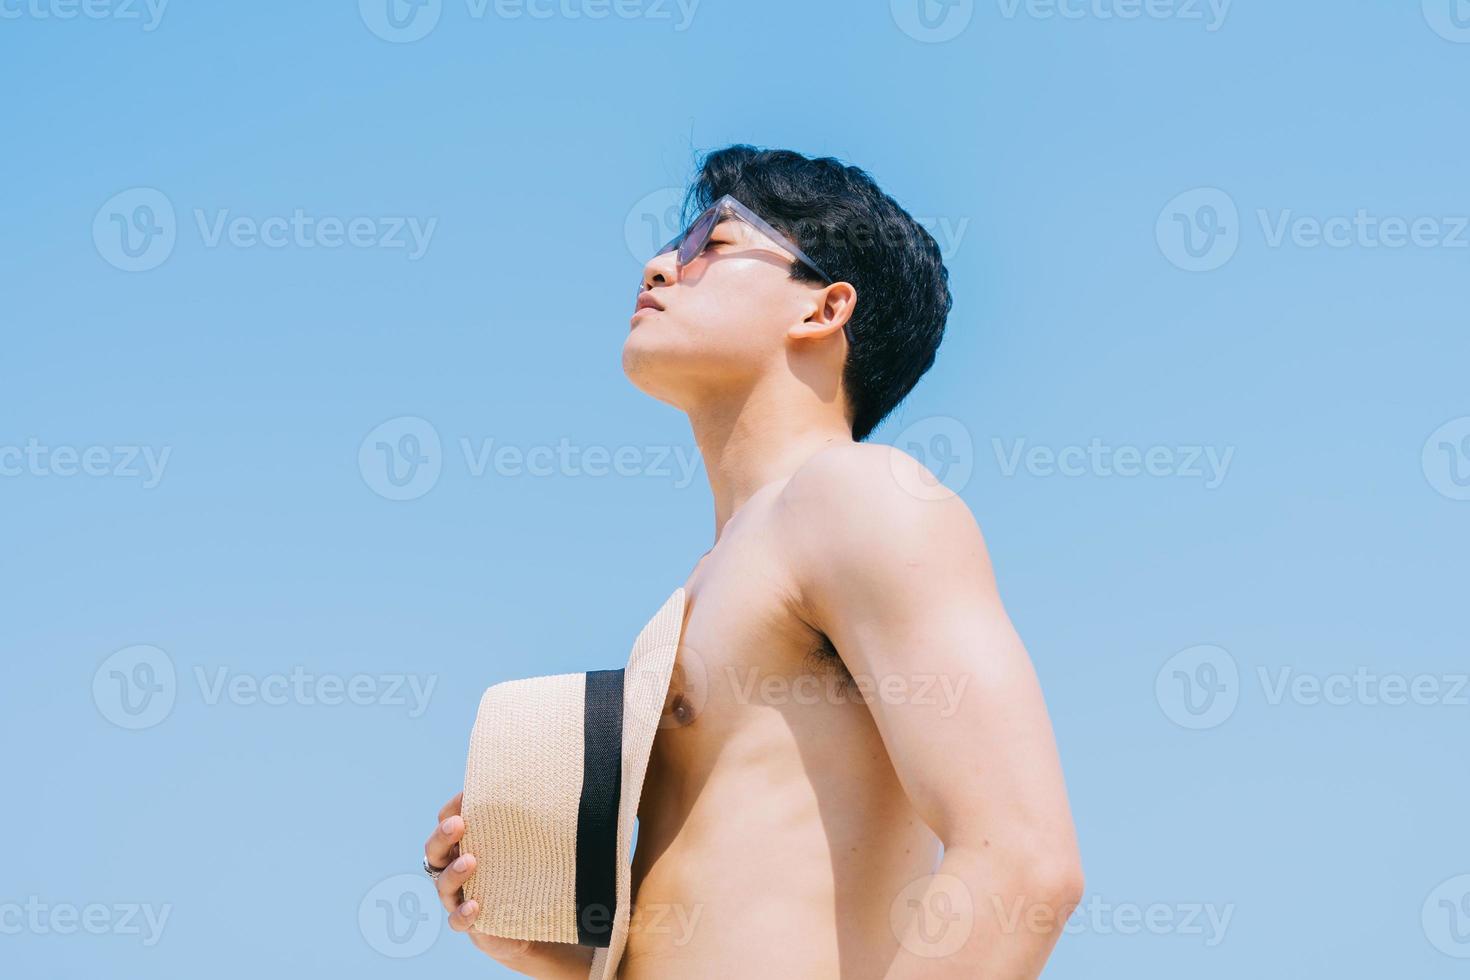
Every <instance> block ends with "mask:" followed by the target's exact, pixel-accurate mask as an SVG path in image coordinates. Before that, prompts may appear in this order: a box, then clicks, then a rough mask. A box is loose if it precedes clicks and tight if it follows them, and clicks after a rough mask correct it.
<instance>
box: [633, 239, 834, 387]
mask: <svg viewBox="0 0 1470 980" xmlns="http://www.w3.org/2000/svg"><path fill="white" fill-rule="evenodd" d="M792 261H793V256H792V255H791V254H790V253H789V252H787V251H786V250H785V249H784V248H782V247H781V246H780V245H777V244H776V243H775V242H772V241H771V240H770V239H769V238H767V237H766V236H765V235H763V234H762V233H761V232H759V231H757V230H756V229H754V228H752V227H751V226H750V225H748V224H746V223H745V222H744V221H740V220H739V219H735V218H726V219H724V220H722V221H721V222H720V223H719V224H718V225H716V226H715V229H714V232H713V233H712V234H711V235H710V243H709V245H708V246H706V248H705V250H704V251H703V252H701V253H700V254H699V255H698V256H696V257H695V258H694V260H693V261H692V262H689V263H688V264H686V265H685V266H684V268H683V269H682V270H678V269H676V261H675V252H673V251H670V252H665V253H664V254H662V255H656V256H654V257H653V258H652V259H650V260H649V261H648V263H647V264H646V265H645V266H644V269H643V283H644V285H645V287H648V288H647V292H646V294H645V295H647V296H651V297H652V298H653V299H655V300H657V301H658V303H659V304H660V305H661V306H662V307H663V309H653V308H649V309H645V310H643V311H641V312H638V313H636V314H634V316H633V319H632V321H631V324H630V329H629V331H628V338H627V340H626V341H625V342H624V344H623V370H624V372H625V373H626V374H627V375H628V377H629V378H630V379H631V380H632V381H633V383H634V384H635V385H637V386H638V387H639V388H640V389H642V390H643V391H645V392H647V393H648V394H650V395H652V396H654V397H655V398H658V399H660V400H662V401H666V402H669V403H670V404H673V405H676V406H679V407H683V408H688V407H690V406H691V405H693V404H696V403H697V402H698V400H699V398H700V396H701V395H707V394H710V393H714V392H716V391H720V390H728V391H738V390H742V389H745V388H748V386H749V385H751V384H752V383H754V382H755V381H757V380H758V379H759V377H760V376H761V375H762V374H763V373H764V372H765V371H767V370H769V369H771V368H772V367H774V366H776V365H778V364H779V363H781V362H782V361H783V360H784V358H785V353H786V343H785V338H786V333H787V330H788V329H789V328H790V327H791V326H792V325H793V324H797V323H800V322H802V321H803V320H805V319H806V318H807V316H809V315H810V314H811V312H812V311H813V309H815V300H816V293H817V290H816V289H815V288H814V287H813V285H812V284H811V283H802V282H796V281H793V280H792V279H791V278H790V270H791V263H792Z"/></svg>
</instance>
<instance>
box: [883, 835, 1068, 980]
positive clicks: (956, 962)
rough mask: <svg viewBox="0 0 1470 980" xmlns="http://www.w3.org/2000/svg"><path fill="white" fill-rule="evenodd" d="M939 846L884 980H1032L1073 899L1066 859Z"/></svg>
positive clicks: (910, 902) (908, 910)
mask: <svg viewBox="0 0 1470 980" xmlns="http://www.w3.org/2000/svg"><path fill="white" fill-rule="evenodd" d="M996 850H998V847H996V846H991V847H984V846H982V847H981V848H980V849H978V850H975V849H971V848H966V847H953V848H946V849H945V852H944V860H943V861H941V862H940V865H939V870H938V871H937V872H936V873H935V875H934V877H933V878H932V879H930V881H929V885H928V888H927V889H926V890H925V891H924V892H923V894H920V895H916V896H913V897H912V898H911V899H909V900H908V901H907V905H908V908H906V909H905V910H904V915H905V916H906V917H907V918H908V919H909V927H908V929H907V930H906V932H905V934H904V937H903V941H902V943H901V944H900V947H899V952H898V955H897V956H896V957H895V958H894V960H893V963H892V964H891V965H890V967H889V969H888V972H887V974H886V977H885V980H939V978H946V980H948V978H954V980H977V978H978V980H1033V978H1035V977H1038V976H1040V975H1041V970H1042V967H1044V966H1045V965H1046V960H1047V957H1049V956H1050V955H1051V951H1052V948H1053V947H1054V946H1055V945H1056V942H1057V938H1058V937H1059V936H1060V935H1061V932H1062V927H1063V926H1064V925H1066V922H1067V917H1068V916H1069V915H1071V913H1072V910H1073V909H1075V908H1076V907H1077V903H1078V902H1079V901H1080V899H1081V891H1082V874H1081V869H1080V868H1079V867H1078V866H1077V863H1076V862H1075V860H1074V859H1072V858H1071V857H1070V856H1069V857H1066V858H1059V857H1057V856H1056V855H1043V854H1036V855H1032V856H1030V857H1020V856H1016V855H1009V856H1005V855H998V854H994V853H992V852H994V851H996Z"/></svg>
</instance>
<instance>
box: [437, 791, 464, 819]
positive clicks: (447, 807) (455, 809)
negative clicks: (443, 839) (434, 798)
mask: <svg viewBox="0 0 1470 980" xmlns="http://www.w3.org/2000/svg"><path fill="white" fill-rule="evenodd" d="M463 803H464V793H455V794H454V799H452V800H450V801H449V802H448V803H446V804H444V809H442V810H440V811H439V819H440V820H441V821H442V820H444V819H445V818H446V817H451V816H454V815H455V814H457V813H459V808H460V806H461V805H462V804H463Z"/></svg>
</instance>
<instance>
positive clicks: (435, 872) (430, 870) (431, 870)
mask: <svg viewBox="0 0 1470 980" xmlns="http://www.w3.org/2000/svg"><path fill="white" fill-rule="evenodd" d="M448 870H449V865H447V864H446V865H445V866H444V867H442V868H436V867H434V866H433V865H432V864H430V863H429V855H427V854H425V855H424V874H426V875H428V876H429V877H430V878H433V879H434V880H436V881H437V880H438V879H439V876H440V875H442V874H443V873H444V872H446V871H448Z"/></svg>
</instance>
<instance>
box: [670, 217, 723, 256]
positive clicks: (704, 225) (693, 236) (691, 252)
mask: <svg viewBox="0 0 1470 980" xmlns="http://www.w3.org/2000/svg"><path fill="white" fill-rule="evenodd" d="M716 217H717V215H716V214H715V212H713V211H706V212H705V213H704V214H702V215H700V216H699V220H697V221H695V222H694V225H693V227H691V228H690V229H689V234H687V235H685V236H684V241H683V243H682V244H681V245H680V246H679V264H680V265H684V264H686V263H689V262H693V261H694V259H695V256H697V255H699V253H700V252H703V251H704V246H705V244H706V243H708V242H709V236H710V232H712V231H714V229H715V218H716Z"/></svg>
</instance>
